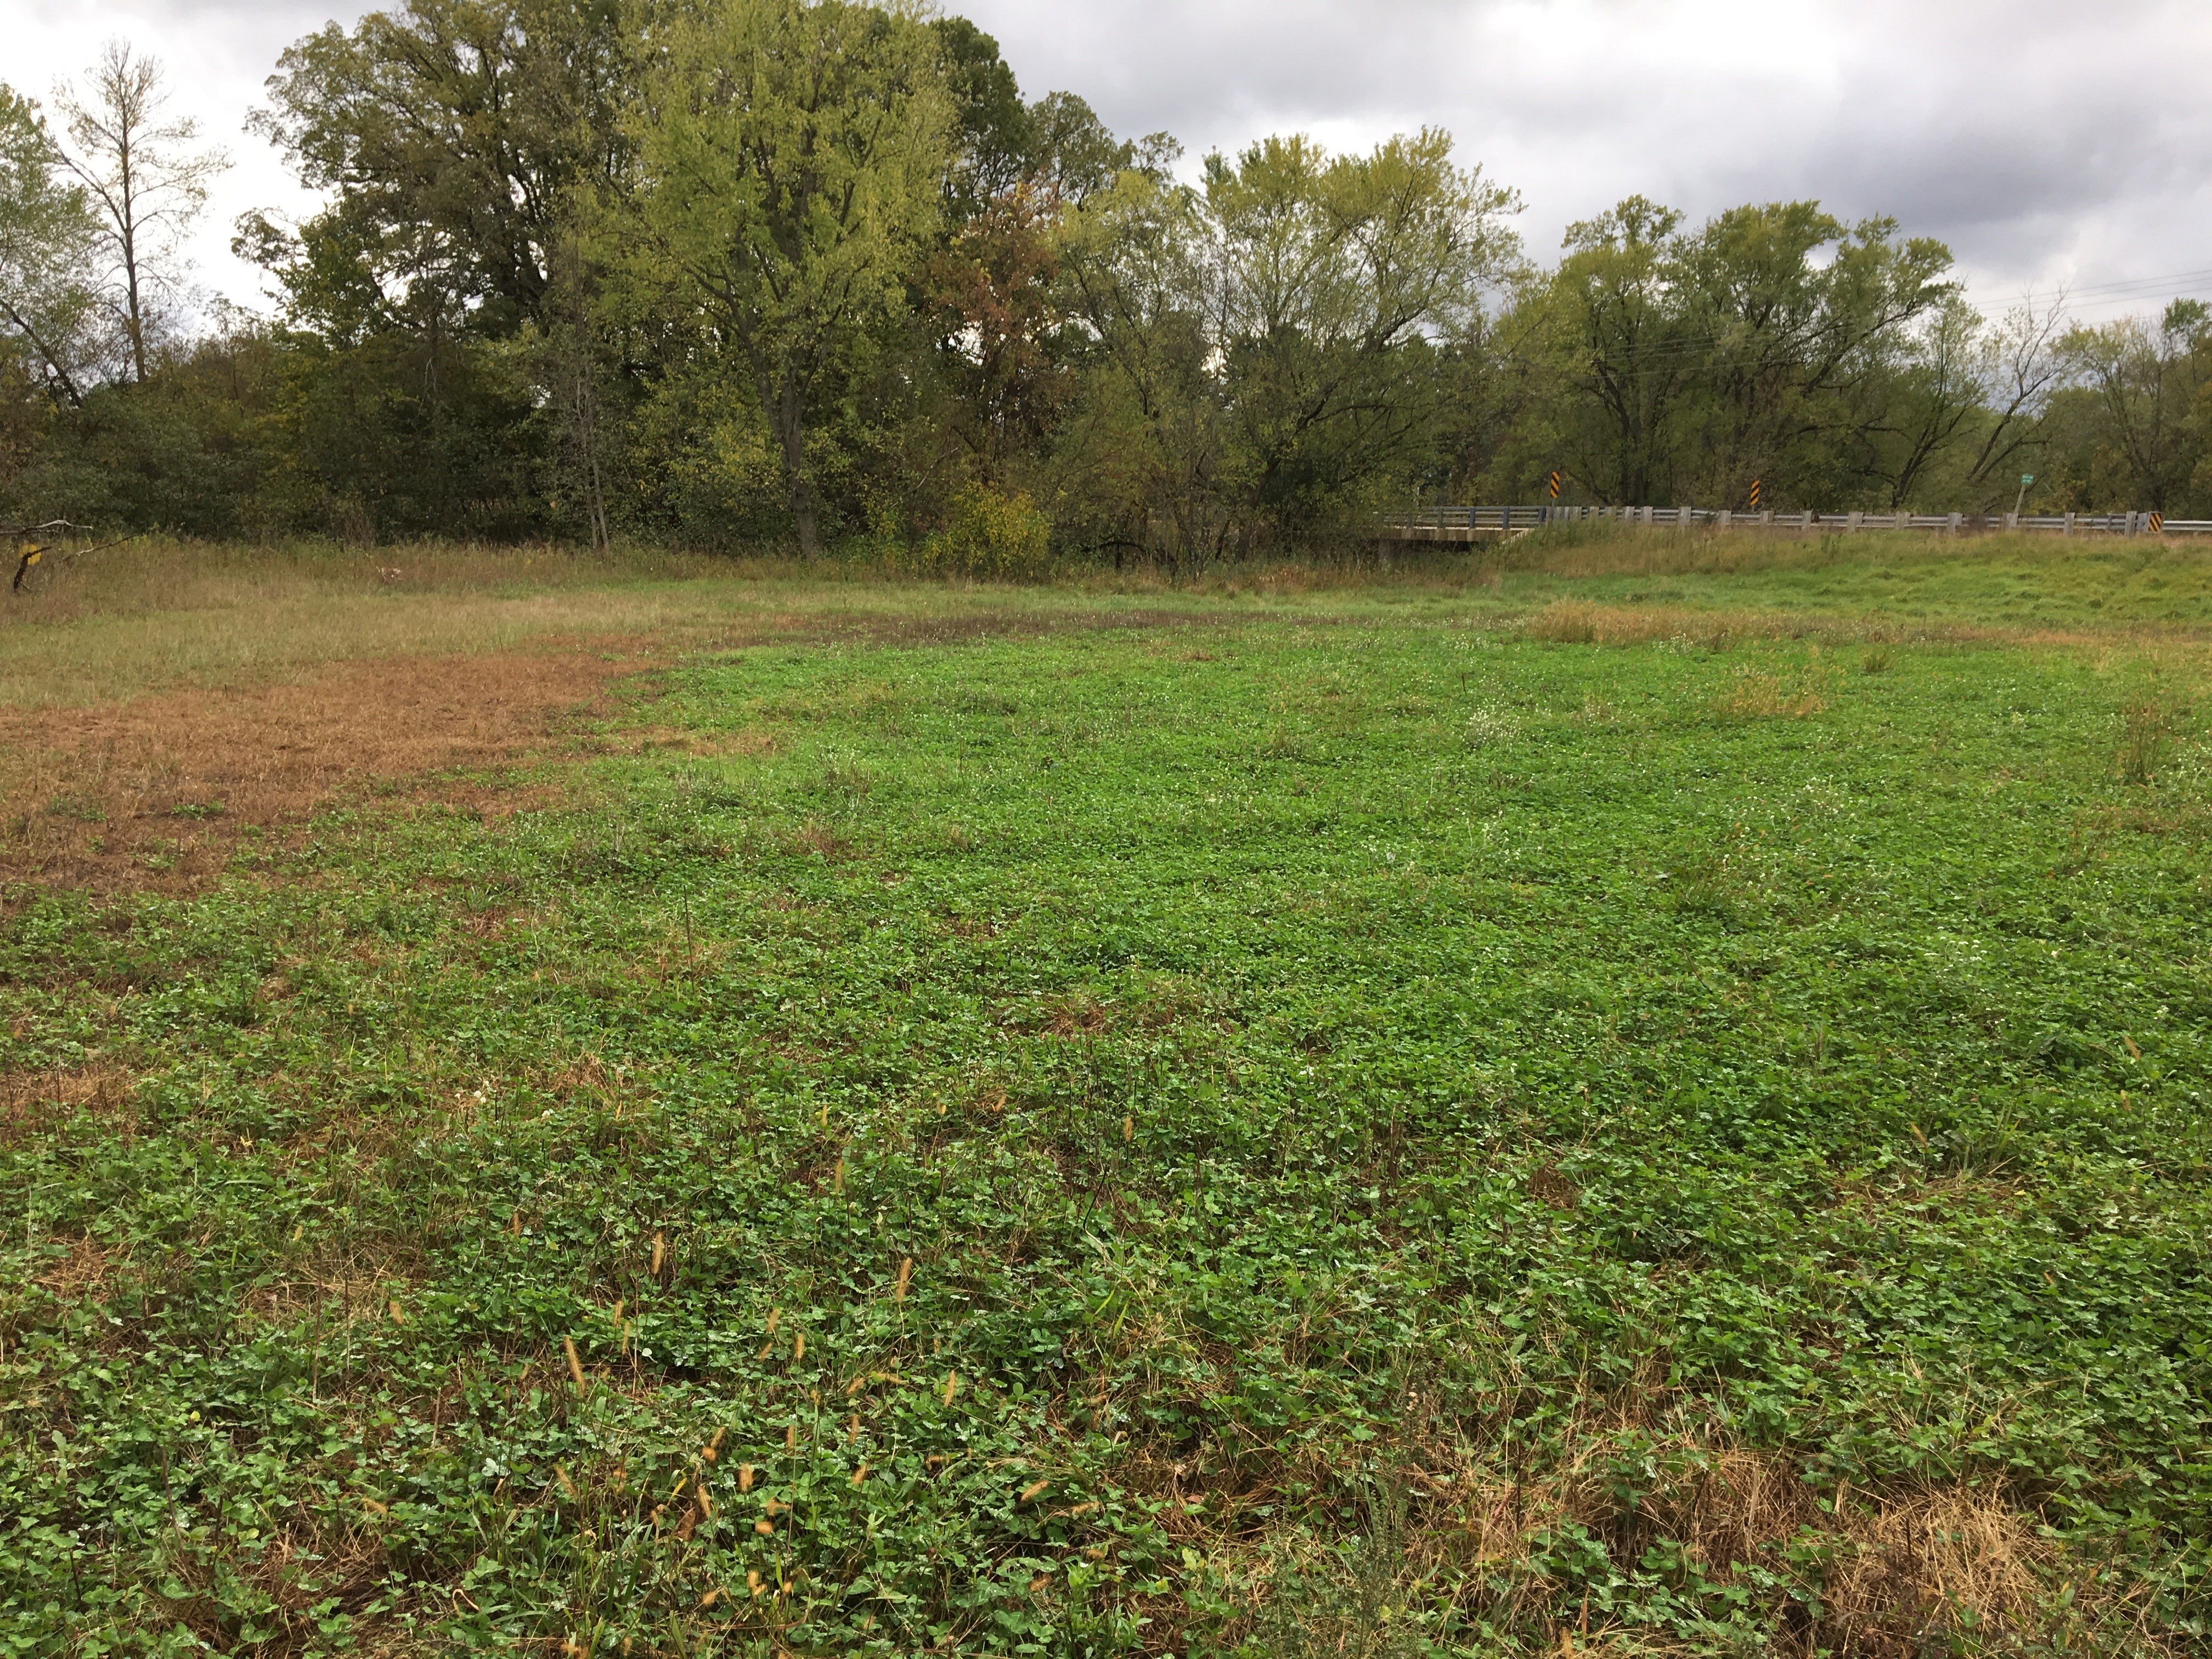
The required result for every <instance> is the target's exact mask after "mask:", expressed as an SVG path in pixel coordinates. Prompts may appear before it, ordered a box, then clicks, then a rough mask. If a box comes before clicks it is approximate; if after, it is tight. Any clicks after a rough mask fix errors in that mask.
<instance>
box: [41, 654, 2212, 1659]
mask: <svg viewBox="0 0 2212 1659" xmlns="http://www.w3.org/2000/svg"><path fill="white" fill-rule="evenodd" d="M1435 620H1436V619H1434V618H1431V617H1408V618H1407V620H1406V621H1405V622H1403V623H1394V622H1392V621H1389V620H1388V619H1387V618H1384V619H1373V618H1370V619H1369V620H1366V621H1364V622H1354V623H1344V622H1340V623H1337V624H1336V625H1334V626H1330V627H1326V628H1320V627H1301V626H1298V625H1296V624H1295V623H1281V622H1275V621H1267V620H1264V619H1262V620H1260V621H1257V622H1253V621H1247V620H1243V619H1241V618H1238V617H1225V620H1224V623H1223V624H1222V625H1221V626H1218V627H1215V628H1210V629H1209V628H1206V627H1202V626H1200V627H1194V626H1189V625H1183V626H1178V627H1176V628H1174V629H1154V630H1152V631H1121V632H1113V633H1107V632H1086V633H1063V634H1057V635H1047V636H1042V637H1032V638H1027V639H1019V640H1006V639H999V640H990V639H985V640H981V641H974V642H969V643H965V644H959V645H951V646H939V647H917V646H900V645H881V644H876V645H872V644H866V643H851V644H845V645H836V646H822V645H806V644H800V643H788V644H767V645H761V646H757V647H750V648H747V649H744V650H738V651H734V652H728V653H719V654H709V655H707V656H703V657H699V658H695V659H692V660H691V661H690V662H689V663H688V664H686V665H684V666H683V667H681V668H679V669H677V670H675V671H671V672H669V673H668V674H667V675H666V676H665V678H664V679H663V681H662V682H661V684H660V691H661V695H660V696H659V699H658V701H656V702H653V704H652V705H651V706H650V708H643V709H641V710H639V711H638V712H637V713H635V714H632V715H628V716H624V717H623V720H624V721H626V722H628V724H629V728H630V730H629V734H628V735H625V733H624V732H623V731H620V730H617V729H615V728H614V727H612V726H611V727H610V728H609V729H608V730H607V731H606V732H605V736H606V738H607V739H608V744H609V751H608V752H606V753H604V754H600V755H597V756H586V757H583V758H581V759H580V760H578V761H577V762H575V763H574V764H576V765H577V766H579V767H580V768H582V769H584V770H583V775H582V778H581V780H580V783H581V785H582V786H585V787H587V788H588V792H589V794H590V798H591V799H592V804H591V805H582V804H577V805H567V806H560V805H536V806H530V805H526V806H525V809H524V810H522V811H517V812H514V813H513V814H511V815H503V816H501V817H500V818H499V820H498V821H497V822H496V823H491V822H487V821H485V820H484V818H483V817H481V816H479V815H477V814H475V813H473V812H462V811H453V812H440V811H422V812H417V813H415V814H413V815H411V816H392V815H388V814H387V815H383V816H379V815H376V814H374V813H370V812H366V811H364V812H359V813H355V814H352V815H348V816H340V817H330V818H327V819H325V820H324V821H323V822H322V823H321V825H320V826H319V833H318V835H317V836H316V837H315V838H314V839H313V841H311V842H307V843H304V844H301V845H299V846H295V847H288V848H272V849H270V850H269V851H268V852H267V853H266V854H263V855H258V856H252V857H246V858H242V859H240V860H239V861H238V864H237V866H236V868H235V869H234V872H233V874H232V875H231V876H230V878H228V880H227V881H226V882H225V883H224V884H222V885H221V886H219V887H217V888H216V889H214V890H209V891H204V892H201V893H198V894H194V895H184V896H163V895H159V894H137V895H130V894H125V895H121V896H114V897H110V898H95V897H92V896H87V895H84V894H82V893H78V892H71V891H65V890H54V889H51V888H46V887H27V886H25V887H18V888H16V889H15V890H13V891H12V893H11V909H10V914H9V918H8V920H7V921H6V923H5V932H4V934H0V979H4V983H5V984H6V986H7V991H8V1008H9V1013H8V1018H7V1023H6V1024H5V1025H4V1027H0V1030H4V1036H0V1112H4V1118H0V1123H4V1129H0V1133H4V1136H5V1163H4V1165H0V1174H3V1176H4V1182H5V1186H4V1191H5V1192H6V1194H7V1204H8V1215H7V1217H6V1219H7V1222H8V1225H7V1226H6V1227H5V1228H4V1229H0V1251H4V1255H5V1258H6V1262H7V1267H8V1270H9V1271H8V1273H7V1278H6V1281H5V1282H6V1284H7V1285H8V1286H9V1289H8V1290H7V1291H6V1293H5V1294H6V1297H7V1300H6V1303H5V1304H4V1326H0V1334H4V1341H5V1352H4V1358H0V1363H4V1364H5V1366H6V1368H7V1371H6V1375H7V1380H8V1388H7V1390H6V1395H5V1401H6V1404H7V1407H8V1410H7V1413H6V1415H5V1419H4V1422H5V1425H6V1429H5V1432H6V1435H7V1438H6V1440H5V1442H4V1446H3V1447H0V1496H4V1504H0V1509H3V1510H4V1513H5V1516H6V1518H5V1521H4V1522H0V1571H3V1572H4V1574H5V1575H6V1587H7V1593H6V1601H7V1604H8V1606H9V1609H10V1611H9V1619H10V1620H12V1621H13V1634H14V1636H15V1640H16V1642H17V1644H18V1646H19V1647H21V1648H23V1649H25V1650H33V1651H36V1650H52V1651H65V1650H70V1649H71V1648H72V1646H73V1645H74V1646H75V1647H76V1648H77V1649H78V1650H90V1647H91V1645H92V1644H94V1643H95V1642H96V1643H98V1644H105V1646H106V1649H107V1650H112V1651H143V1652H153V1651H156V1650H168V1649H169V1648H172V1647H181V1646H182V1645H184V1644H188V1643H193V1642H197V1643H204V1644H209V1645H211V1646H213V1647H216V1648H217V1649H220V1650H248V1649H257V1650H266V1651H271V1652H275V1651H284V1652H295V1653H307V1652H309V1651H324V1650H337V1649H338V1648H340V1647H343V1646H344V1645H347V1644H355V1645H360V1646H363V1647H367V1648H370V1649H407V1648H421V1649H423V1650H448V1649H452V1648H455V1647H480V1648H500V1649H506V1648H512V1647H516V1646H521V1645H526V1644H527V1645H534V1646H536V1647H537V1648H538V1650H542V1651H548V1652H550V1651H556V1650H566V1651H568V1652H572V1653H573V1652H590V1653H600V1652H609V1651H614V1652H623V1651H627V1652H628V1653H629V1654H631V1655H633V1656H635V1655H638V1654H659V1653H668V1654H678V1653H684V1654H690V1653H697V1652H702V1651H726V1652H731V1653H762V1654H769V1653H776V1652H788V1653H793V1654H817V1653H821V1654H826V1653H866V1652H879V1653H886V1654H908V1653H915V1654H918V1653H925V1652H931V1653H937V1652H943V1653H950V1652H955V1651H957V1652H961V1653H967V1654H977V1653H1017V1652H1046V1653H1060V1654H1069V1655H1075V1654H1085V1655H1089V1654H1106V1653H1115V1652H1128V1653H1142V1652H1169V1651H1173V1652H1177V1653H1184V1652H1189V1653H1223V1652H1236V1651H1242V1652H1245V1653H1249V1654H1253V1655H1260V1654H1267V1655H1275V1654H1291V1653H1300V1652H1328V1653H1337V1652H1365V1653H1383V1652H1389V1653H1407V1654H1414V1653H1462V1652H1464V1653H1497V1652H1523V1653H1528V1654H1536V1653H1559V1652H1562V1651H1568V1650H1571V1651H1574V1652H1577V1653H1588V1652H1618V1653H1631V1652H1654V1651H1657V1652H1674V1653H1685V1654H1687V1653H1714V1654H1718V1653H1736V1652H1742V1651H1749V1650H1758V1649H1759V1646H1760V1645H1761V1644H1766V1645H1768V1646H1769V1647H1771V1649H1772V1650H1778V1651H1784V1652H1802V1653H1811V1652H1814V1651H1819V1650H1829V1651H1838V1652H1844V1651H1849V1652H1861V1653H1906V1652H1919V1651H1928V1650H1950V1651H1966V1652H1974V1651H1987V1652H2015V1651H2055V1650H2061V1649H2063V1650H2066V1651H2072V1652H2081V1651H2105V1652H2110V1653H2115V1654H2117V1653H2142V1652H2154V1651H2160V1650H2170V1651H2173V1652H2177V1653H2178V1652H2182V1651H2187V1650H2191V1648H2192V1646H2193V1644H2197V1642H2199V1640H2200V1639H2201V1637H2200V1632H2201V1630H2202V1627H2203V1620H2204V1619H2205V1617H2206V1616H2207V1610H2206V1607H2205V1605H2204V1601H2203V1593H2202V1591H2201V1589H2200V1588H2199V1586H2200V1584H2201V1582H2202V1579H2201V1575H2202V1572H2203V1566H2204V1565H2205V1545H2204V1540H2205V1539H2206V1537H2207V1536H2208V1535H2212V1462H2208V1461H2207V1450H2208V1448H2207V1446H2206V1443H2205V1408H2206V1403H2207V1402H2206V1395H2207V1389H2208V1386H2212V1349H2208V1347H2207V1346H2206V1339H2205V1335H2204V1333H2205V1332H2206V1331H2207V1330H2208V1329H2212V1318H2208V1316H2212V1290H2208V1286H2207V1284H2206V1281H2205V1276H2204V1267H2203V1238H2204V1237H2205V1232H2204V1230H2205V1227H2206V1225H2207V1223H2208V1220H2212V1216H2209V1215H2208V1210H2207V1204H2206V1200H2205V1180H2206V1175H2207V1168H2208V1165H2207V1150H2208V1148H2207V1135H2206V1128H2205V1115H2204V1102H2203V1078H2204V1077H2205V1076H2206V1074H2207V1069H2208V1066H2207V1062H2208V1060H2212V1055H2208V1054H2207V1052H2206V1048H2207V1042H2206V1033H2207V1031H2208V1030H2212V1022H2208V1016H2212V1006H2208V999H2207V980H2206V963H2205V942H2206V933H2205V917H2206V907H2207V903H2208V900H2212V884H2208V878H2207V872H2206V866H2205V862H2204V838H2205V834H2206V830H2207V829H2208V827H2212V801H2209V800H2208V794H2207V781H2208V780H2207V775H2206V767H2205V754H2204V750H2203V744H2202V742H2201V738H2200V736H2199V730H2200V728H2199V727H2198V726H2197V725H2196V724H2194V723H2193V721H2194V716H2193V715H2192V714H2191V697H2192V695H2193V687H2191V685H2189V684H2184V683H2181V682H2180V681H2179V680H2178V679H2177V678H2175V677H2174V673H2173V671H2172V665H2171V663H2161V662H2160V661H2146V660H2142V659H2136V658H2133V657H2130V656H2126V655H2123V654H2119V653H2111V654H2108V655H2106V656H2105V657H2102V658H2100V659H2093V658H2091V657H2088V656H2086V655H2084V654H2081V653H2057V652H2047V651H2046V652H2036V653H2030V652H2027V651H2024V650H2019V649H2011V648H2002V647H1996V646H1976V647H1960V646H1941V647H1939V646H1931V645H1919V644H1911V643H1896V644H1881V645H1879V646H1862V645H1857V644H1854V645H1852V646H1850V647H1848V648H1844V647H1838V645H1836V644H1834V643H1832V642H1831V643H1827V644H1825V645H1824V644H1821V643H1820V642H1818V641H1810V640H1807V641H1789V640H1787V639H1761V640H1754V641H1750V642H1745V641H1742V640H1741V639H1734V638H1713V639H1709V640H1703V641H1701V640H1699V638H1697V637H1694V636H1691V635H1681V636H1674V635H1669V636H1667V637H1661V638H1656V639H1644V640H1637V641H1632V642H1629V643H1623V644H1618V645H1606V644H1589V643H1580V642H1575V641H1573V640H1572V639H1571V638H1569V639H1544V638H1539V637H1533V636H1531V635H1528V634H1524V633H1520V632H1515V631H1486V630H1485V629H1482V628H1480V627H1474V626H1468V625H1464V624H1465V623H1466V622H1467V620H1468V619H1467V618H1465V617H1462V618H1461V619H1460V621H1461V623H1462V625H1455V626H1437V625H1434V623H1435ZM1553 631H1555V632H1557V631H1561V630H1557V629H1555V630H1553ZM1566 631H1569V632H1571V630H1566ZM1601 637H1602V635H1601ZM2146 709H2148V710H2151V711H2154V712H2153V714H2145V713H2144V712H2143V711H2145V710H2146ZM2153 726H2154V727H2155V730H2152V727H2153ZM641 729H649V730H650V731H651V732H653V733H656V734H660V737H659V739H658V740H656V741H655V742H654V743H653V744H651V745H649V746H648V745H646V744H641V743H640V742H638V741H636V740H635V732H636V731H638V730H641ZM579 799H581V797H579Z"/></svg>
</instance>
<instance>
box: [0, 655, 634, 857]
mask: <svg viewBox="0 0 2212 1659" xmlns="http://www.w3.org/2000/svg"><path fill="white" fill-rule="evenodd" d="M631 672H635V663H634V662H630V661H622V660H617V661H610V660H608V659H606V658H605V657H603V656H601V655H599V654H597V653H589V652H585V651H580V650H570V651H564V652H559V653H539V654H531V655H523V654H520V653H511V654H507V655H492V656H472V657H439V658H410V659H392V660H386V661H372V662H356V663H345V664H339V665H332V666H330V667H327V668H325V669H323V670H321V671H318V672H316V673H315V674H313V676H311V677H310V678H307V679H304V680H302V681H300V682H298V683H296V684H286V685H273V686H263V687H257V688H252V689H249V690H231V691H213V692H203V691H173V692H165V693H161V694H160V695H157V696H145V697H139V698H136V699H133V700H132V701H131V702H124V703H118V704H113V705H108V706H102V707H95V708H68V709H52V710H47V711H45V712H43V713H40V714H5V715H0V757H4V759H0V878H14V879H19V880H22V879H29V880H37V881H41V882H48V883H55V884H70V885H73V886H79V887H85V888H89V889H92V890H125V889H133V888H150V889H154V890H166V891H179V890H191V889H193V888H195V887H197V886H199V885H203V884H205V883H206V882H207V881H209V880H210V879H211V878H214V877H215V876H216V875H218V874H219V873H220V872H222V869H223V867H224V866H225V865H226V863H227V862H228V859H229V857H230V856H231V854H233V853H234V851H235V849H236V848H238V846H239V844H240V842H241V841H242V840H243V839H245V838H246V836H248V835H249V834H250V833H252V832H255V831H259V830H264V829H270V828H273V827H276V826H280V825H284V824H288V823H296V822H298V821H299V820H301V818H303V817H306V816H307V814H308V813H310V812H312V811H314V810H315V809H316V808H318V807H319V806H322V805H326V804H327V803H329V802H330V801H331V800H332V799H334V798H337V797H338V796H340V795H342V794H343V793H344V792H346V791H347V790H349V788H356V787H362V786H365V785H381V784H386V783H388V782H390V781H395V780H401V779H408V778H417V777H421V776H422V775H427V774H433V773H439V772H449V771H452V770H454V769H484V768H490V767H501V766H506V765H508V764H510V763H513V762H516V761H518V760H520V759H523V758H525V757H526V756H528V755H529V754H530V753H531V752H532V750H534V749H538V748H542V746H543V745H544V742H545V740H546V739H547V738H549V736H550V733H551V731H552V728H553V726H554V725H555V724H556V720H557V719H558V717H560V716H562V714H568V713H570V712H573V711H575V710H577V709H579V708H588V707H592V706H594V705H595V704H596V703H597V702H598V701H599V699H600V698H601V697H602V696H603V695H604V694H605V690H606V689H607V686H608V683H609V682H610V681H611V680H612V679H614V678H617V676H619V675H623V674H626V673H631ZM444 793H449V794H451V795H452V796H453V802H454V804H457V805H466V806H473V807H478V808H481V807H483V806H484V805H488V804H489V800H490V798H491V797H492V796H493V795H494V794H495V792H492V791H487V790H484V789H483V788H482V787H479V786H474V785H471V784H468V783H466V782H460V783H457V784H456V785H455V787H453V788H452V789H451V790H448V791H446V792H444Z"/></svg>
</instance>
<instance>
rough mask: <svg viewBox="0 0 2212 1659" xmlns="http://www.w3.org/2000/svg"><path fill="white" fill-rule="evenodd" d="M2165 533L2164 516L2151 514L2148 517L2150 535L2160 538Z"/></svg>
mask: <svg viewBox="0 0 2212 1659" xmlns="http://www.w3.org/2000/svg"><path fill="white" fill-rule="evenodd" d="M2165 532H2166V514H2165V513H2152V514H2151V515H2150V533H2151V534H2152V535H2154V536H2160V535H2163V534H2165Z"/></svg>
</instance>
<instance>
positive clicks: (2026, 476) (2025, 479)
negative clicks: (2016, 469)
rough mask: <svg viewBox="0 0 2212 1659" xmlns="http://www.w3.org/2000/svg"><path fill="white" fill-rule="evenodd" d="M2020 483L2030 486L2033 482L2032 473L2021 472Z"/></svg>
mask: <svg viewBox="0 0 2212 1659" xmlns="http://www.w3.org/2000/svg"><path fill="white" fill-rule="evenodd" d="M2020 481H2021V483H2023V484H2032V483H2034V482H2035V474H2033V472H2023V473H2021V475H2020Z"/></svg>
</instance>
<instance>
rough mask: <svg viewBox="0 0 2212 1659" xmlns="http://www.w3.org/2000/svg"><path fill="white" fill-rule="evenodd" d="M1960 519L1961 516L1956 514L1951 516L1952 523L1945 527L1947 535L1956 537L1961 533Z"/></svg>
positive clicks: (1944, 531) (1944, 530)
mask: <svg viewBox="0 0 2212 1659" xmlns="http://www.w3.org/2000/svg"><path fill="white" fill-rule="evenodd" d="M1959 519H1960V515H1959V514H1958V513H1953V514H1952V515H1951V522H1950V523H1949V524H1948V525H1946V526H1944V527H1943V533H1944V534H1945V535H1947V536H1955V535H1957V534H1958V533H1959Z"/></svg>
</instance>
